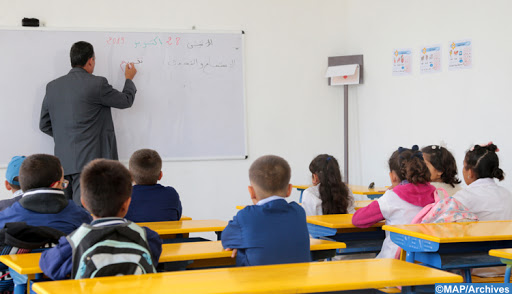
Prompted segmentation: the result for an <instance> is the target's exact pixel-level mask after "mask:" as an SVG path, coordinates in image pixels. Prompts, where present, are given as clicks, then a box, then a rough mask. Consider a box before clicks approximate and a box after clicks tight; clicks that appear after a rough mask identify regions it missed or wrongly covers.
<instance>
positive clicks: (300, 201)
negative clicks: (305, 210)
mask: <svg viewBox="0 0 512 294" xmlns="http://www.w3.org/2000/svg"><path fill="white" fill-rule="evenodd" d="M297 190H299V191H300V198H299V203H302V193H304V189H297Z"/></svg>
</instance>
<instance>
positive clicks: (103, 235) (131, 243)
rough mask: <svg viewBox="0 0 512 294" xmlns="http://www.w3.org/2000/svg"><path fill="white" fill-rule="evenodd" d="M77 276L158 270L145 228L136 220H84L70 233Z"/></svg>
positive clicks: (139, 272)
mask: <svg viewBox="0 0 512 294" xmlns="http://www.w3.org/2000/svg"><path fill="white" fill-rule="evenodd" d="M67 239H68V241H69V244H70V245H71V248H72V250H73V267H72V271H71V277H73V278H74V279H83V278H94V277H105V276H120V275H140V274H145V273H155V272H156V270H155V265H154V264H153V260H152V258H151V252H150V250H149V245H148V242H147V237H146V231H145V230H144V229H143V228H141V227H139V226H138V225H136V224H135V223H133V222H130V221H127V222H125V223H122V224H116V225H109V226H97V227H94V226H91V225H87V224H83V225H82V226H80V227H79V228H78V229H77V230H76V231H74V232H73V233H71V234H70V235H69V236H68V237H67Z"/></svg>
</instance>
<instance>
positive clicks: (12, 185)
mask: <svg viewBox="0 0 512 294" xmlns="http://www.w3.org/2000/svg"><path fill="white" fill-rule="evenodd" d="M23 160H25V156H14V157H13V158H12V159H11V161H10V162H9V165H8V166H7V171H6V172H5V188H6V189H7V190H8V191H12V198H11V199H5V200H2V201H0V211H2V210H4V209H6V208H7V207H9V206H11V205H12V204H13V203H15V202H18V200H20V199H21V196H22V195H23V191H22V190H21V186H20V182H19V179H18V176H19V175H20V167H21V164H22V163H23Z"/></svg>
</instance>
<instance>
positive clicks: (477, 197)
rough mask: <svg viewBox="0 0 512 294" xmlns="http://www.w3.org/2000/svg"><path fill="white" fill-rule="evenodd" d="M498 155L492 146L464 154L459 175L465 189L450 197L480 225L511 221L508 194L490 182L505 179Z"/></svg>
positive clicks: (489, 144) (478, 146)
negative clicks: (463, 207)
mask: <svg viewBox="0 0 512 294" xmlns="http://www.w3.org/2000/svg"><path fill="white" fill-rule="evenodd" d="M498 151H499V150H498V147H497V146H496V145H494V144H493V143H492V142H489V143H488V144H487V145H484V146H480V145H475V146H474V147H473V148H471V149H470V150H469V151H467V152H466V156H465V157H464V168H463V169H462V175H463V176H464V182H466V184H467V185H468V186H467V187H466V188H465V189H462V190H460V191H459V192H457V193H455V195H453V197H454V198H455V199H457V200H458V201H460V202H461V203H462V204H463V205H464V206H466V207H467V208H468V210H469V211H471V212H473V213H474V214H476V215H477V216H478V219H479V220H481V221H491V220H512V193H511V192H510V191H509V190H507V189H505V188H504V187H501V186H498V185H497V184H496V182H495V181H494V179H495V178H496V179H498V180H500V181H502V180H503V179H504V178H505V175H504V173H503V170H501V168H500V167H499V164H500V163H499V159H498V155H497V154H496V152H498Z"/></svg>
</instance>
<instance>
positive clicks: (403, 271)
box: [33, 259, 462, 294]
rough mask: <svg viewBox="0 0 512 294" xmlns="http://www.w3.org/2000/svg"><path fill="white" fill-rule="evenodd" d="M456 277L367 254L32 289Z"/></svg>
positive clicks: (197, 288)
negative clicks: (346, 258)
mask: <svg viewBox="0 0 512 294" xmlns="http://www.w3.org/2000/svg"><path fill="white" fill-rule="evenodd" d="M370 272H371V273H372V274H368V273H370ZM340 273H342V274H340ZM459 282H462V278H461V277H460V276H458V275H455V274H452V273H448V272H444V271H440V270H436V269H431V268H427V267H423V266H420V265H416V264H410V263H406V262H403V261H399V260H393V259H368V260H350V261H333V262H313V263H298V264H284V265H267V266H254V267H239V268H226V269H212V270H202V271H185V272H169V273H159V274H148V275H140V276H121V277H105V278H96V279H84V280H67V281H57V282H42V283H36V284H35V285H34V287H33V289H34V291H35V292H36V293H39V294H54V293H59V294H60V293H69V294H77V293H96V294H102V293H155V294H158V293H169V292H170V291H172V292H173V293H202V294H208V293H269V292H272V293H312V292H326V291H342V290H357V289H368V288H381V287H388V286H414V285H427V284H434V283H459Z"/></svg>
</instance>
